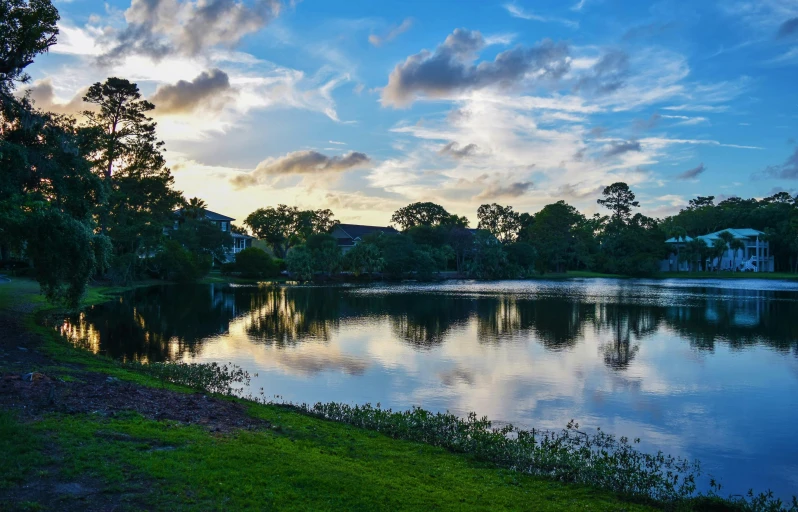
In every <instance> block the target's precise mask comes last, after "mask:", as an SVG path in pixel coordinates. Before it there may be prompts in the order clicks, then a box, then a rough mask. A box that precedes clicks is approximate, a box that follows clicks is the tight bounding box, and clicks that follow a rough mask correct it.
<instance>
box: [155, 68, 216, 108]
mask: <svg viewBox="0 0 798 512" xmlns="http://www.w3.org/2000/svg"><path fill="white" fill-rule="evenodd" d="M229 91H230V77H228V76H227V73H225V72H224V71H222V70H221V69H211V70H209V71H203V72H202V73H200V74H199V75H198V76H197V77H196V78H194V80H192V81H190V82H189V81H186V80H180V81H179V82H177V83H176V84H166V85H161V86H160V87H158V89H157V90H156V91H155V94H153V95H152V97H150V101H151V102H152V103H154V104H155V107H156V109H157V110H156V112H158V113H160V114H188V113H191V112H194V111H195V110H200V109H203V108H209V109H210V110H217V109H218V108H219V107H220V106H221V105H222V104H223V102H224V100H225V99H226V93H228V92H229Z"/></svg>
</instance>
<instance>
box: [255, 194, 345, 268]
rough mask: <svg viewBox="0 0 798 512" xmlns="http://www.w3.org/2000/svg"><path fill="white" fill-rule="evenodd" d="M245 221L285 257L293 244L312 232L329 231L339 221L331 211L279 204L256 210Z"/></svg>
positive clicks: (276, 251) (301, 241)
mask: <svg viewBox="0 0 798 512" xmlns="http://www.w3.org/2000/svg"><path fill="white" fill-rule="evenodd" d="M244 224H246V225H247V227H249V229H251V230H252V233H253V234H254V235H255V236H256V237H257V238H260V239H261V240H265V241H266V243H268V244H269V245H270V246H271V248H272V250H273V251H274V254H275V256H277V257H278V258H285V257H286V255H287V254H288V250H289V249H290V248H291V247H294V246H295V245H299V244H302V243H304V242H306V241H307V240H308V238H310V236H311V235H314V234H322V233H329V232H330V231H332V229H333V228H335V226H336V225H337V224H338V221H337V220H334V219H333V213H332V211H330V210H299V208H297V207H296V206H286V205H284V204H280V205H277V208H272V207H268V208H259V209H257V210H255V211H254V212H252V213H250V214H249V215H248V216H247V218H246V219H245V220H244Z"/></svg>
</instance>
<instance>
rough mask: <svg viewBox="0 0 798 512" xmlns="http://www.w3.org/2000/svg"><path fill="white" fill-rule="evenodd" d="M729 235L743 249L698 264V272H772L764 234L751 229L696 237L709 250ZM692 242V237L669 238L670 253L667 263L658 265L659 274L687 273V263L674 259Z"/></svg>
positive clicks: (717, 232) (772, 266)
mask: <svg viewBox="0 0 798 512" xmlns="http://www.w3.org/2000/svg"><path fill="white" fill-rule="evenodd" d="M724 231H728V232H729V233H731V235H732V236H733V237H734V238H735V239H737V240H740V241H741V242H743V244H744V245H745V247H744V248H742V249H738V250H737V251H734V250H732V249H731V248H729V249H728V250H726V251H725V252H724V253H723V256H721V257H720V258H717V257H712V258H711V259H707V261H704V262H701V270H715V269H720V270H736V271H742V272H773V271H774V264H773V256H772V255H771V254H770V243H769V242H767V241H766V240H765V239H764V237H765V233H764V232H763V231H759V230H756V229H751V228H728V229H721V230H720V231H715V232H714V233H709V234H708V235H702V236H698V237H696V238H697V239H701V240H703V241H704V242H706V244H707V246H708V247H710V248H711V247H712V243H713V242H714V241H715V240H718V239H719V238H720V234H721V233H723V232H724ZM693 240H694V239H693V238H692V237H689V236H687V237H680V238H679V239H676V238H669V239H668V240H665V243H666V244H668V246H669V247H671V248H672V250H673V252H671V254H669V255H668V259H666V260H662V262H660V270H661V271H663V272H672V271H676V270H680V271H686V270H689V269H690V264H689V262H687V261H680V262H678V263H677V261H676V260H677V255H678V254H679V252H680V251H681V250H683V249H684V248H685V247H686V246H687V244H688V243H689V242H692V241H693Z"/></svg>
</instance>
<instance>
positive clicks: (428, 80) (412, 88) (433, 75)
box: [382, 29, 569, 107]
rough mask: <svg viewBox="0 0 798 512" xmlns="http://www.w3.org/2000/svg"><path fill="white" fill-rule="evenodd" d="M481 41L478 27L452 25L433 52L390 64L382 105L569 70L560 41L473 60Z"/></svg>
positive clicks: (553, 75) (397, 104)
mask: <svg viewBox="0 0 798 512" xmlns="http://www.w3.org/2000/svg"><path fill="white" fill-rule="evenodd" d="M485 45H486V44H485V39H484V38H483V37H482V34H481V33H480V32H478V31H470V30H465V29H456V30H455V31H454V32H452V33H451V34H450V35H449V36H447V37H446V40H445V41H444V42H443V43H442V44H440V45H439V46H438V47H437V48H436V49H435V51H434V52H429V51H427V50H424V51H422V52H420V53H417V54H415V55H411V56H410V57H408V58H407V60H405V62H403V63H401V64H398V65H397V66H396V68H394V70H393V71H392V72H391V74H390V76H389V78H388V85H387V86H386V87H385V88H384V89H383V90H382V104H383V105H384V106H388V105H390V106H394V107H403V106H407V105H409V104H411V103H413V101H414V100H415V99H416V98H417V97H418V96H428V97H434V98H443V97H446V96H450V95H452V94H455V93H462V92H466V91H473V90H478V89H482V88H485V87H489V86H501V87H509V86H511V85H515V84H518V83H519V82H521V81H522V80H523V79H524V78H525V77H526V76H527V75H534V77H535V78H536V79H546V78H553V79H557V78H560V77H562V76H563V75H564V74H565V73H566V72H567V71H568V69H569V61H568V46H566V45H565V44H563V43H554V42H553V41H551V40H548V39H547V40H544V41H542V42H540V43H538V44H537V45H535V46H533V47H523V46H518V47H516V48H513V49H512V50H507V51H504V52H501V53H499V54H498V55H497V56H496V58H495V60H493V61H492V62H491V61H483V62H480V63H479V64H474V61H475V60H476V58H477V53H478V52H479V51H480V50H482V49H483V48H484V47H485Z"/></svg>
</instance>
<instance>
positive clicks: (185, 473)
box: [0, 406, 651, 511]
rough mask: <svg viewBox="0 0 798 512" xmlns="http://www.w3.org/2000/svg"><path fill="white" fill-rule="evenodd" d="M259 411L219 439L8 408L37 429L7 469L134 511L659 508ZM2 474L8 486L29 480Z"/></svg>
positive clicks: (1, 426) (163, 426) (126, 418)
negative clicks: (251, 422)
mask: <svg viewBox="0 0 798 512" xmlns="http://www.w3.org/2000/svg"><path fill="white" fill-rule="evenodd" d="M252 414H254V415H256V416H259V417H262V418H264V419H268V420H269V421H270V422H271V423H272V426H271V428H267V429H264V430H259V431H240V432H238V433H234V434H227V435H214V434H211V433H209V432H207V431H206V430H204V429H203V428H201V427H197V426H185V425H180V424H176V423H170V422H157V421H151V420H146V419H144V418H142V417H140V416H138V415H135V414H129V415H118V416H117V417H116V418H102V417H95V416H63V415H53V416H51V417H49V418H47V419H45V420H44V421H41V422H38V423H36V424H35V425H33V426H32V427H28V426H25V427H24V428H22V429H20V428H18V426H17V427H15V426H14V424H13V421H10V420H9V418H8V414H5V417H3V416H2V415H0V434H14V435H18V434H20V433H23V432H24V435H25V436H26V437H25V443H24V445H25V449H16V450H12V451H11V452H10V453H9V455H10V459H9V460H6V461H5V463H4V464H5V467H7V468H22V469H23V473H27V474H29V475H32V476H31V477H29V478H28V480H33V481H35V480H36V478H37V475H38V474H39V473H38V472H37V469H38V468H39V467H53V466H55V467H58V468H59V469H58V471H59V477H60V479H61V480H62V481H64V482H80V483H82V485H84V486H87V487H90V488H93V490H94V491H95V492H100V493H103V494H105V495H106V497H109V496H110V497H119V498H118V502H119V505H121V506H122V509H123V510H124V509H126V508H127V509H136V508H140V507H145V508H147V509H155V510H363V511H372V510H540V511H554V510H577V509H578V510H629V511H632V510H641V511H642V510H651V509H650V508H648V507H646V506H644V505H639V504H630V503H624V502H622V501H620V500H619V499H618V498H617V497H614V496H612V495H611V494H609V493H606V492H600V491H596V490H593V489H590V488H586V487H580V486H573V485H567V484H561V483H557V482H551V481H547V480H542V479H539V478H533V477H529V476H526V475H522V474H519V473H516V472H512V471H505V470H498V469H495V468H493V467H491V466H489V465H483V464H479V463H476V462H473V461H471V460H469V458H468V457H466V456H463V455H455V454H451V453H447V452H445V451H444V450H442V449H440V448H433V447H430V446H427V445H423V444H419V443H412V442H406V441H398V440H393V439H389V438H387V437H385V436H383V435H380V434H376V433H373V432H368V431H365V430H361V429H357V428H354V427H349V426H346V425H341V424H337V423H332V422H328V421H323V420H318V419H314V418H310V417H307V416H303V415H301V414H298V413H295V412H292V411H289V410H286V409H283V408H280V407H277V406H253V407H252ZM9 425H10V426H9ZM15 428H16V430H14V429H15ZM4 437H5V436H4ZM6 439H8V438H6ZM15 444H17V445H18V444H19V443H15ZM0 446H3V445H2V444H0ZM44 446H49V447H50V448H49V449H48V450H47V451H46V452H44V453H43V452H41V451H39V448H41V447H44ZM31 447H34V448H32V449H31ZM53 447H57V448H56V449H53ZM31 461H33V462H31ZM13 473H14V475H19V471H18V470H15V471H14V472H13ZM0 476H3V477H6V478H5V480H4V481H0V488H2V486H3V485H5V486H6V488H7V487H8V486H9V485H14V484H16V483H19V478H18V476H14V478H12V479H10V480H9V479H8V475H7V474H2V473H0ZM45 476H46V477H47V478H49V477H50V476H51V475H45ZM1 492H2V490H0V493H1ZM65 500H69V498H68V497H67V498H65ZM34 502H35V500H34ZM0 509H2V507H1V506H0Z"/></svg>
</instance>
